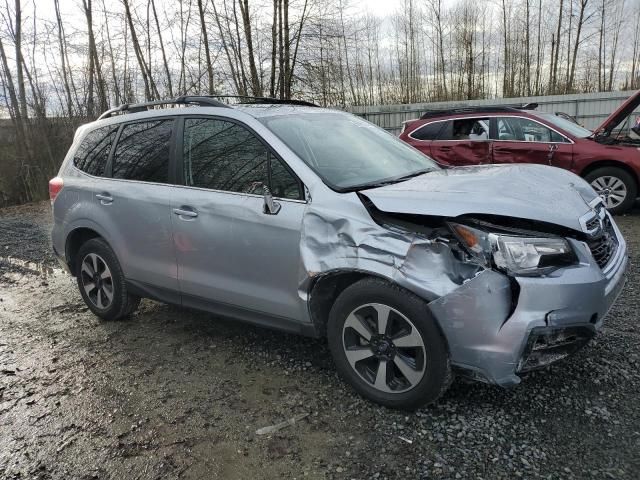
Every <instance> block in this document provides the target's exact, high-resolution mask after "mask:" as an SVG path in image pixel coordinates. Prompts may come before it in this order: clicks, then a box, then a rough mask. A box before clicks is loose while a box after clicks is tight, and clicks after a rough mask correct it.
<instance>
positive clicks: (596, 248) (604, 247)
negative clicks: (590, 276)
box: [587, 216, 618, 268]
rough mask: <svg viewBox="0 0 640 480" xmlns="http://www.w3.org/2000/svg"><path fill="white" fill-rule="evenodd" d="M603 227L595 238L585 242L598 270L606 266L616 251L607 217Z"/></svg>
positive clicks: (616, 245)
mask: <svg viewBox="0 0 640 480" xmlns="http://www.w3.org/2000/svg"><path fill="white" fill-rule="evenodd" d="M603 227H604V228H603V229H602V233H601V234H600V235H599V236H598V237H597V238H595V239H593V240H589V241H587V244H588V245H589V248H590V249H591V255H593V259H594V260H595V261H596V263H597V264H598V266H599V267H600V268H604V267H606V266H607V264H608V263H609V261H610V260H611V258H612V257H613V256H614V254H615V253H616V250H617V249H618V240H617V238H616V234H615V232H614V230H613V225H611V222H610V221H609V217H608V216H606V217H605V219H604V221H603Z"/></svg>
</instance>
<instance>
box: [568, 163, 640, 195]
mask: <svg viewBox="0 0 640 480" xmlns="http://www.w3.org/2000/svg"><path fill="white" fill-rule="evenodd" d="M603 167H613V168H619V169H621V170H624V171H625V172H627V173H628V174H629V175H631V178H633V179H634V180H635V182H636V187H639V188H640V177H638V173H637V172H636V171H635V170H634V169H633V168H631V167H630V166H629V165H627V164H626V163H623V162H620V161H618V160H596V161H595V162H593V163H590V164H589V165H587V166H586V167H585V168H584V169H582V171H581V172H580V176H581V177H582V178H584V177H586V176H587V175H589V174H590V173H591V172H593V171H595V170H597V169H598V168H603Z"/></svg>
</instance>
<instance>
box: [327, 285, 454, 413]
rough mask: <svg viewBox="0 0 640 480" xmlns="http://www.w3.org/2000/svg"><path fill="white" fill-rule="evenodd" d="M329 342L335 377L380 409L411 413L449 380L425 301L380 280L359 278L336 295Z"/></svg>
mask: <svg viewBox="0 0 640 480" xmlns="http://www.w3.org/2000/svg"><path fill="white" fill-rule="evenodd" d="M328 340H329V348H330V350H331V353H332V355H333V358H334V361H335V364H336V368H337V370H338V373H340V374H341V376H342V377H343V378H345V379H346V380H347V382H348V383H349V384H351V386H352V387H353V388H354V389H355V390H356V391H357V392H359V393H360V394H361V395H363V396H364V397H366V398H368V399H370V400H372V401H374V402H376V403H379V404H381V405H385V406H387V407H392V408H400V409H415V408H417V407H419V406H421V405H425V404H429V403H432V402H434V401H435V400H436V399H438V397H440V396H441V395H442V394H443V393H444V391H445V390H446V389H447V388H448V386H449V384H450V382H451V368H450V365H449V356H448V353H447V348H446V344H445V341H444V339H443V337H442V334H441V333H440V330H439V328H438V326H437V325H436V322H435V320H434V318H433V317H432V315H431V313H430V311H429V308H428V307H427V304H426V302H424V301H423V300H422V299H421V298H419V297H417V296H416V295H414V294H412V293H410V292H408V291H406V290H403V289H401V288H399V287H397V286H395V285H392V284H390V283H388V282H385V281H383V280H380V279H364V280H360V281H359V282H356V283H355V284H353V285H351V286H350V287H348V288H346V289H345V290H344V291H343V292H342V293H341V294H340V296H339V297H338V299H337V300H336V302H335V304H334V305H333V308H332V309H331V312H330V314H329V324H328Z"/></svg>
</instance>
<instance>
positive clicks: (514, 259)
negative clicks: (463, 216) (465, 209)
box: [449, 222, 578, 276]
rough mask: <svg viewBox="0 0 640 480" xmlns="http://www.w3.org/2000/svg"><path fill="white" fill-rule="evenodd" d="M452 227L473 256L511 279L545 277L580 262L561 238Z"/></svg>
mask: <svg viewBox="0 0 640 480" xmlns="http://www.w3.org/2000/svg"><path fill="white" fill-rule="evenodd" d="M449 227H450V228H451V230H452V232H453V233H454V235H455V236H456V237H457V238H458V240H460V242H462V244H463V245H464V246H465V248H466V249H467V251H468V252H469V253H470V254H471V255H472V256H474V257H475V258H477V259H478V260H480V261H481V262H482V263H483V264H484V265H486V266H488V267H496V268H498V269H500V270H502V271H504V272H507V273H509V274H512V275H521V276H541V275H546V274H549V273H551V272H553V271H554V270H557V269H558V268H561V267H566V266H568V265H573V264H575V263H577V261H578V260H577V257H576V255H575V253H574V251H573V249H572V248H571V245H569V242H567V240H565V239H564V238H561V237H554V236H549V237H544V236H534V235H531V236H528V235H522V234H511V233H507V234H503V233H497V232H491V231H485V230H484V229H481V228H477V227H471V226H469V225H463V224H460V223H453V222H451V223H449Z"/></svg>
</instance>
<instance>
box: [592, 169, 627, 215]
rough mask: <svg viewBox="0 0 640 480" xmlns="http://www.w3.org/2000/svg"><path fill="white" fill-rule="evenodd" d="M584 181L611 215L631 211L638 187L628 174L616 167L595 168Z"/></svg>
mask: <svg viewBox="0 0 640 480" xmlns="http://www.w3.org/2000/svg"><path fill="white" fill-rule="evenodd" d="M584 179H585V180H586V181H587V182H589V183H590V184H591V186H592V187H593V189H594V190H595V191H596V192H597V193H598V195H600V197H601V198H602V200H603V201H604V204H605V207H607V210H609V211H610V212H611V213H614V214H618V213H624V212H627V211H628V210H630V209H631V207H632V206H633V204H634V203H635V200H636V196H637V194H638V186H637V185H636V181H635V179H634V178H633V177H632V176H631V175H630V174H629V172H627V171H625V170H623V169H621V168H617V167H602V168H597V169H595V170H594V171H593V172H590V173H589V174H587V175H586V176H585V177H584Z"/></svg>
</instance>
